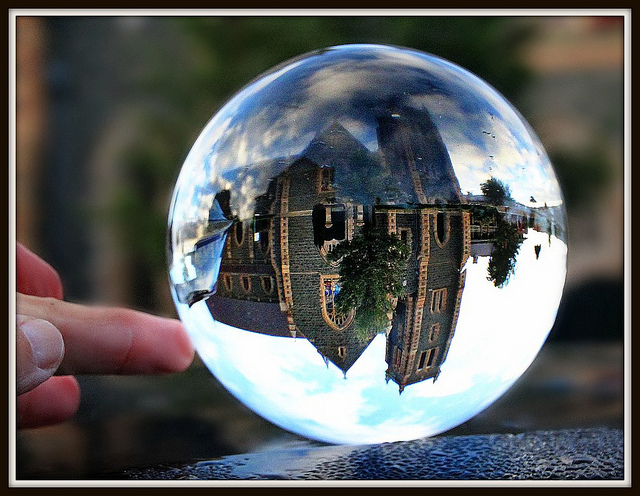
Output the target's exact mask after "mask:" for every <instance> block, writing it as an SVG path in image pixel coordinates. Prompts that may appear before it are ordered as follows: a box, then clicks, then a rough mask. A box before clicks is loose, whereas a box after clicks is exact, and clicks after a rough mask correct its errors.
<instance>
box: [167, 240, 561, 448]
mask: <svg viewBox="0 0 640 496" xmlns="http://www.w3.org/2000/svg"><path fill="white" fill-rule="evenodd" d="M536 244H541V246H542V250H541V253H540V257H539V259H538V260H536V258H535V253H534V249H533V246H534V245H536ZM487 264H488V258H487V257H481V258H480V259H479V260H478V263H477V264H473V263H472V261H471V259H470V260H469V261H468V263H467V265H466V270H467V279H466V285H465V290H464V293H463V297H462V302H461V307H460V315H459V319H458V326H457V329H456V333H455V336H454V338H453V341H452V344H451V348H450V350H449V355H448V357H447V360H446V361H445V363H444V364H443V365H442V369H441V374H440V377H439V378H438V380H437V381H436V382H435V383H433V381H431V380H428V381H424V382H421V383H418V384H414V385H411V386H408V387H407V388H406V389H405V390H404V392H403V393H402V395H400V394H398V386H397V385H396V384H395V383H394V382H393V381H389V383H388V384H387V383H386V381H385V374H384V371H385V370H386V363H385V361H384V351H385V339H384V336H381V335H379V336H377V337H376V338H375V339H374V340H373V342H372V343H371V344H370V345H369V347H368V348H367V349H366V351H365V352H364V353H363V354H362V356H361V357H360V358H359V359H358V361H357V362H356V363H355V364H354V365H353V367H352V368H351V369H349V371H348V372H347V376H346V379H345V378H344V376H343V373H342V371H341V370H339V369H338V368H337V367H335V366H334V365H333V364H331V363H329V364H328V366H327V364H325V362H324V360H323V359H322V358H321V356H320V354H319V353H318V352H317V350H316V349H315V348H314V347H313V346H312V345H311V344H310V343H309V342H308V341H306V340H304V339H290V338H281V337H273V336H267V335H263V334H257V333H252V332H248V331H244V330H239V329H234V328H231V327H228V326H225V325H224V324H220V323H217V322H214V321H213V319H212V317H211V315H210V313H209V311H208V310H207V307H206V304H205V303H204V302H199V303H196V304H195V305H194V306H193V307H191V309H188V308H187V307H186V306H183V305H178V311H179V313H180V316H181V318H182V319H183V320H184V322H185V324H186V326H187V328H188V330H189V333H190V335H191V336H192V339H193V341H194V344H195V345H196V348H197V350H198V352H199V354H200V356H201V358H202V359H203V361H204V362H205V363H206V364H207V366H208V367H209V368H210V370H211V371H212V373H213V374H214V375H215V376H216V377H217V378H218V379H219V380H220V381H221V382H222V384H223V385H225V387H226V388H227V389H228V390H229V391H230V392H231V393H232V394H234V395H235V396H236V397H237V398H238V399H239V400H240V401H242V402H243V403H244V404H246V405H247V406H248V407H249V408H251V409H253V410H254V411H256V412H257V413H258V414H260V415H262V416H263V417H265V418H267V419H268V420H270V421H272V422H273V423H275V424H277V425H280V426H281V427H283V428H285V429H288V430H291V431H293V432H296V433H297V434H301V435H304V436H307V437H310V438H313V439H318V440H321V441H326V442H332V443H344V444H367V443H379V442H390V441H399V440H406V439H415V438H419V437H424V436H429V435H435V434H437V433H440V432H443V431H446V430H448V429H450V428H452V427H455V426H456V425H458V424H460V423H462V422H464V421H466V420H468V419H469V418H471V417H472V416H474V415H476V414H477V413H479V412H480V411H481V410H483V409H484V408H486V407H487V406H489V405H490V404H491V403H492V402H493V401H495V400H496V399H497V398H498V397H500V396H501V395H502V394H503V393H504V391H506V390H507V389H508V388H509V387H510V386H511V385H512V384H513V383H514V382H515V381H516V380H517V379H518V378H519V377H520V375H521V374H522V373H523V372H524V371H525V370H526V369H527V368H528V367H529V365H530V364H531V362H532V361H533V360H534V358H535V356H536V355H537V353H538V351H539V350H540V347H541V346H542V345H543V343H544V341H545V339H546V336H547V334H548V332H549V330H550V329H551V326H552V325H553V322H554V319H555V315H556V311H557V306H558V304H559V301H560V297H561V294H562V288H563V285H564V279H565V275H566V246H565V245H564V244H563V243H562V242H561V241H560V240H558V239H556V238H554V237H552V238H551V243H549V238H548V236H547V235H546V234H544V233H538V232H535V231H530V232H529V235H528V238H527V239H525V241H524V243H523V244H522V246H521V249H520V252H519V254H518V259H517V268H516V272H515V274H514V275H513V276H512V278H511V279H510V282H509V284H508V285H507V286H506V287H505V288H503V289H497V288H495V287H494V286H493V284H492V283H491V282H490V281H488V280H487V277H486V276H487Z"/></svg>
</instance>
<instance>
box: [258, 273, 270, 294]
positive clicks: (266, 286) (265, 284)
mask: <svg viewBox="0 0 640 496" xmlns="http://www.w3.org/2000/svg"><path fill="white" fill-rule="evenodd" d="M260 284H262V289H263V291H264V292H265V293H266V294H271V293H273V277H271V276H262V277H261V278H260Z"/></svg>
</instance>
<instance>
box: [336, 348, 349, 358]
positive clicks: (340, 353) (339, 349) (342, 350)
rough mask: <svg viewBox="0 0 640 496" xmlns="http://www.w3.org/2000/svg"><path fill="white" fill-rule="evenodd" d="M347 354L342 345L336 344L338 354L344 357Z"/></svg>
mask: <svg viewBox="0 0 640 496" xmlns="http://www.w3.org/2000/svg"><path fill="white" fill-rule="evenodd" d="M346 355H347V348H346V347H344V346H338V356H339V357H340V358H344V357H345V356H346Z"/></svg>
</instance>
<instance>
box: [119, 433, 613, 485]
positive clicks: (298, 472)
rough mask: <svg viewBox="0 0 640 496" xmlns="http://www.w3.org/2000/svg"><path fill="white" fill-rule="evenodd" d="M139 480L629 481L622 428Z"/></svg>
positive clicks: (370, 451)
mask: <svg viewBox="0 0 640 496" xmlns="http://www.w3.org/2000/svg"><path fill="white" fill-rule="evenodd" d="M123 477H124V478H125V479H132V480H209V481H212V480H236V481H237V480H247V481H248V480H254V481H255V480H290V481H296V480H297V481H314V480H315V481H328V480H342V481H346V480H359V481H362V480H372V481H385V480H393V481H400V480H405V481H411V480H440V481H447V480H449V481H455V480H529V481H535V480H539V481H549V480H573V481H576V480H602V481H619V483H623V481H624V479H625V473H624V433H623V431H622V430H621V429H604V428H602V429H577V430H561V431H536V432H527V433H522V434H492V435H473V436H450V437H447V436H443V437H434V438H425V439H419V440H415V441H403V442H396V443H384V444H376V445H363V446H323V447H307V446H305V447H300V448H289V449H282V450H273V451H262V452H256V453H248V454H243V455H233V456H228V457H224V458H221V459H219V460H211V461H202V462H198V463H195V464H191V465H185V466H182V467H175V468H166V467H163V468H149V469H143V470H130V471H127V472H125V473H124V474H123Z"/></svg>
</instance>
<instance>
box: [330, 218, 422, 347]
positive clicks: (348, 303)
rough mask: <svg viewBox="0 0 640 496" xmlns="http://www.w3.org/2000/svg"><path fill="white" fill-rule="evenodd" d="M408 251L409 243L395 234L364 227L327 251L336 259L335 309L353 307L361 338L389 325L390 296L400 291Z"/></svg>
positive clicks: (342, 311)
mask: <svg viewBox="0 0 640 496" xmlns="http://www.w3.org/2000/svg"><path fill="white" fill-rule="evenodd" d="M409 253H410V249H409V246H408V245H407V244H406V243H405V242H403V241H402V240H401V239H400V238H399V237H398V236H396V235H394V234H389V233H388V232H386V231H384V230H382V229H376V228H373V227H370V226H365V227H364V228H363V229H362V230H361V231H360V232H359V233H358V234H357V235H356V236H354V238H353V239H352V240H351V241H344V242H342V243H340V244H339V245H338V246H336V248H335V249H334V250H333V251H332V252H331V253H330V254H329V256H328V258H329V259H330V260H331V261H339V262H340V284H341V288H340V292H339V293H338V295H337V297H336V310H338V311H339V312H341V313H344V314H348V313H349V312H350V311H352V310H355V324H356V329H357V330H358V332H359V333H360V335H361V337H363V338H366V337H367V336H370V335H371V334H374V333H378V332H382V331H384V330H385V329H386V328H387V327H388V326H389V314H391V313H392V312H393V309H394V308H393V299H394V298H398V297H400V296H402V295H403V294H404V288H403V285H402V282H403V276H404V271H405V269H406V265H407V260H408V258H409Z"/></svg>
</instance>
